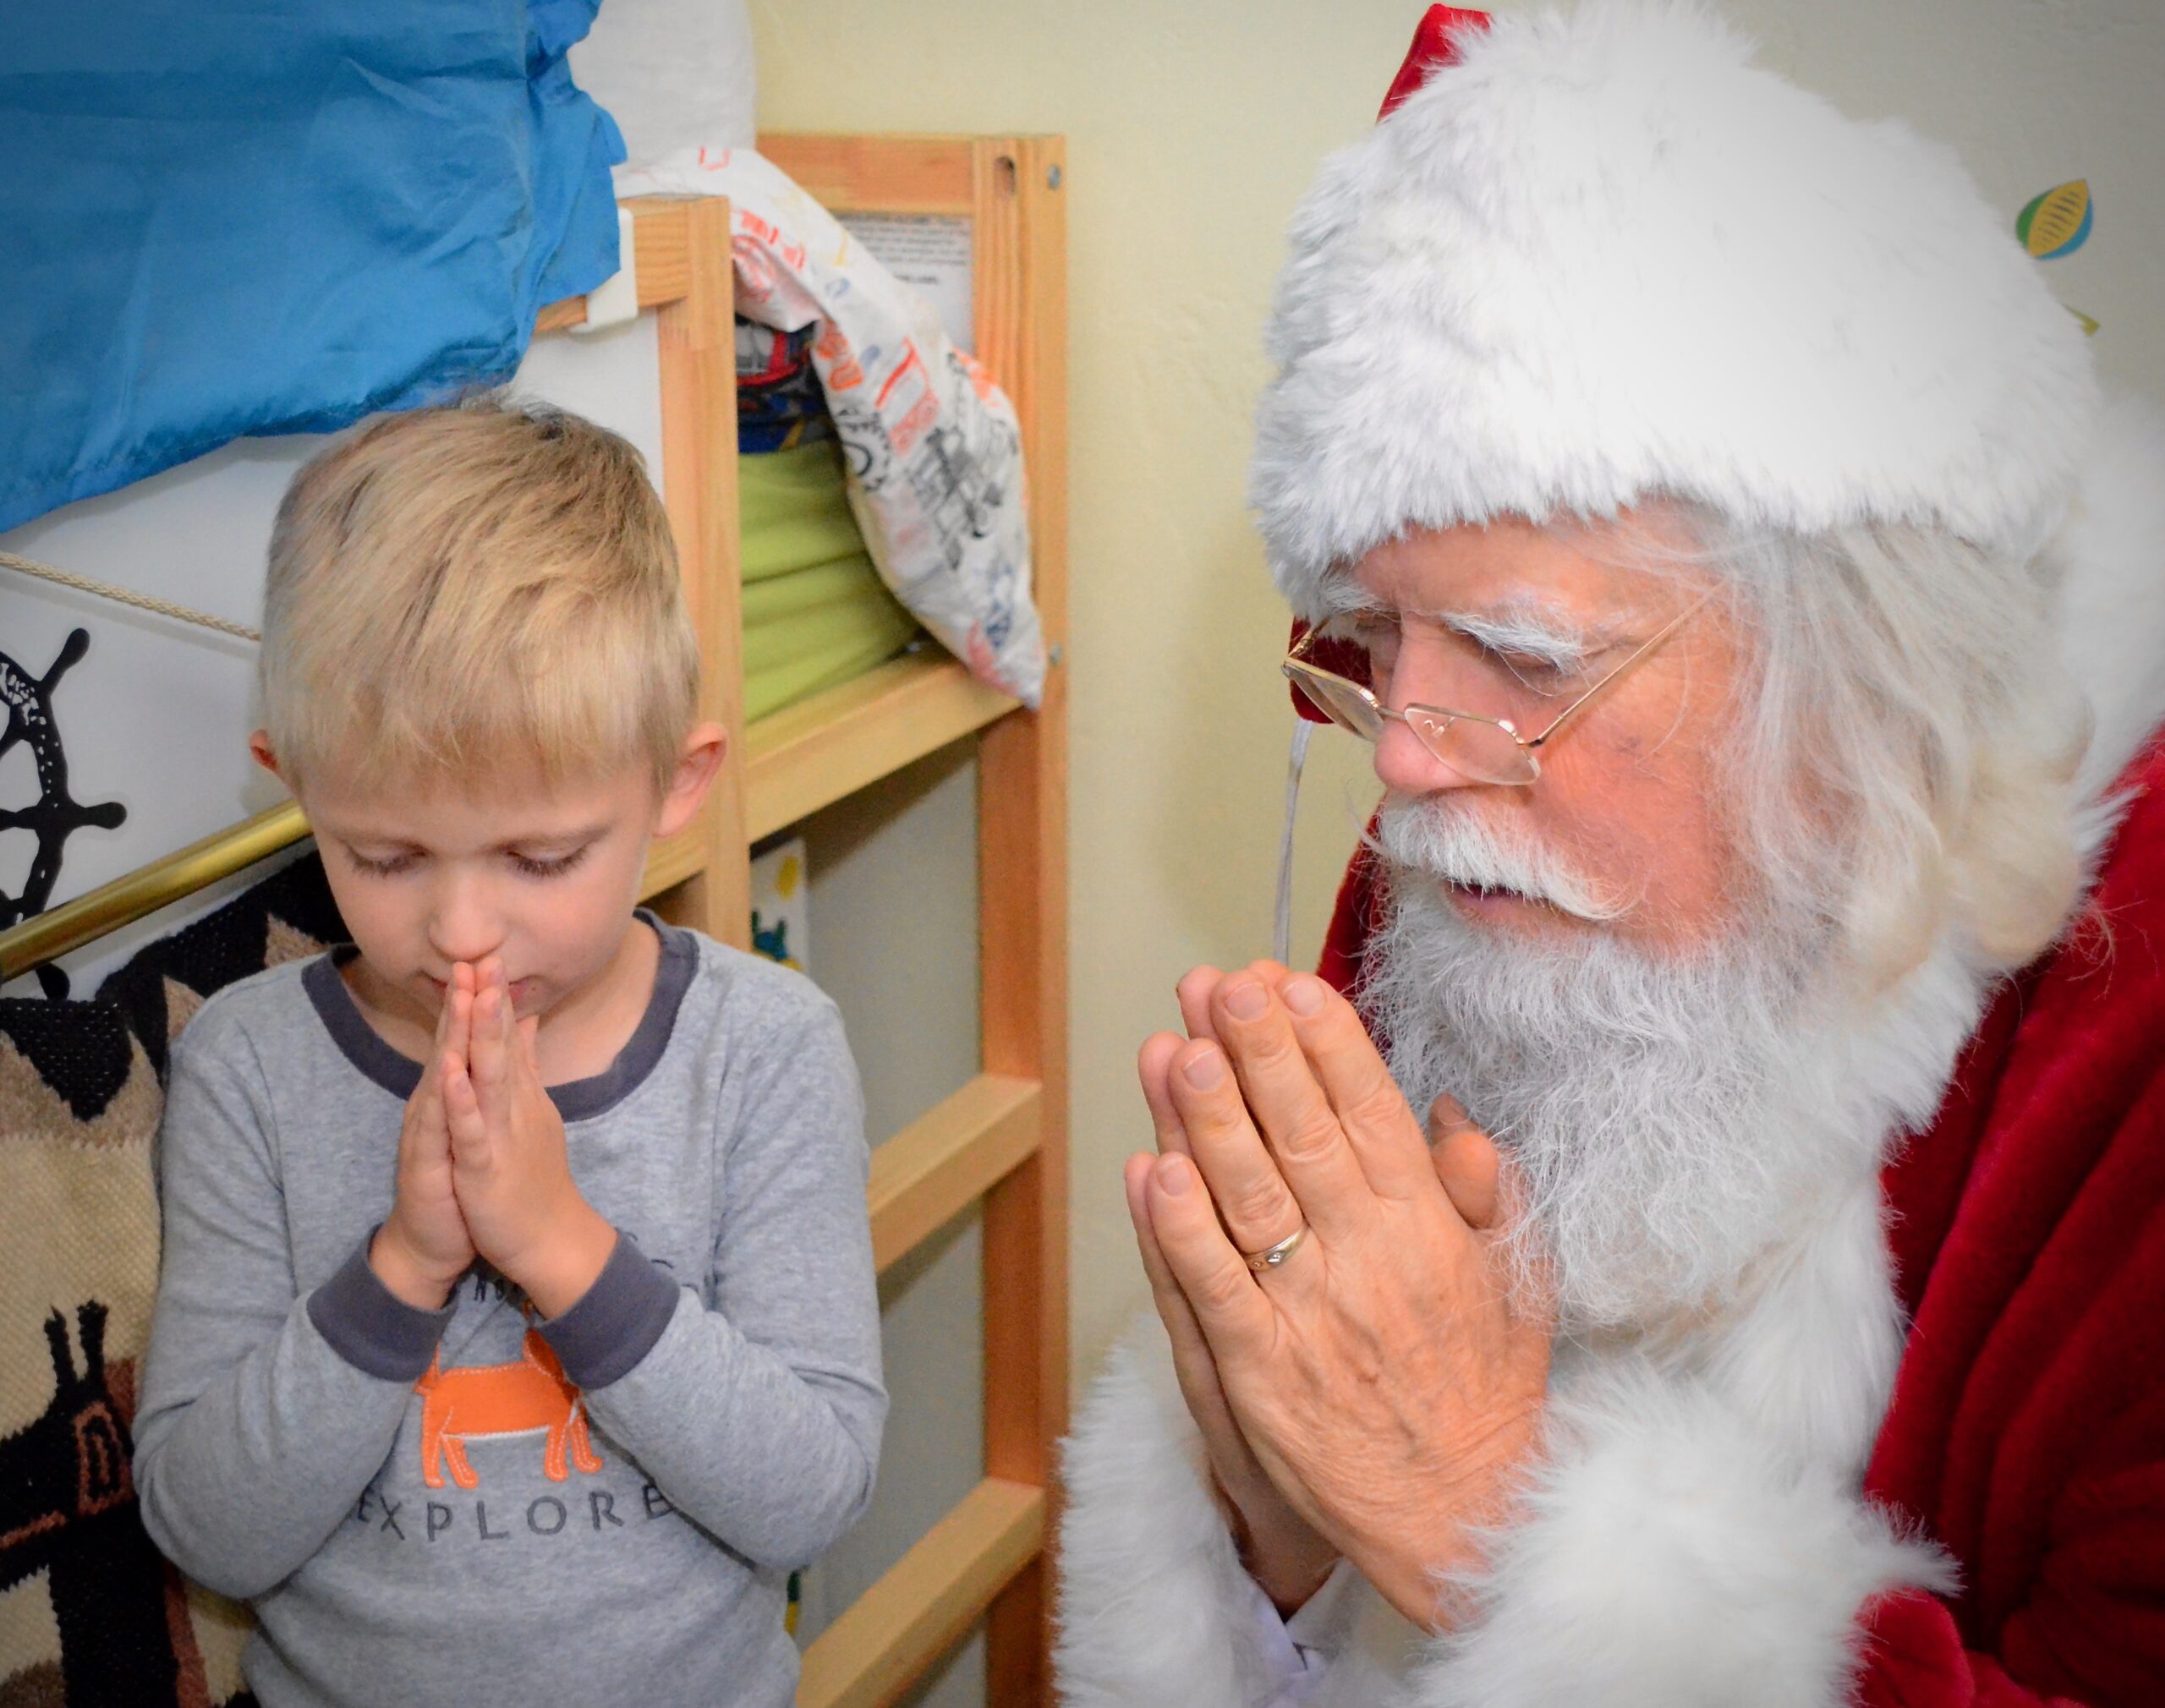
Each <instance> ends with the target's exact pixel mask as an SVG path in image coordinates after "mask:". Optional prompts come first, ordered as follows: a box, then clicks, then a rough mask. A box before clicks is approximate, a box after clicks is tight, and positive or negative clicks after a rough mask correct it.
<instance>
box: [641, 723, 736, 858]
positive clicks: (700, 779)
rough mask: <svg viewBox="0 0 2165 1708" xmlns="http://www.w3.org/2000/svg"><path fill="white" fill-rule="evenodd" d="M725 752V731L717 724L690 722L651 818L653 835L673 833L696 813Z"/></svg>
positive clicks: (727, 738) (727, 735)
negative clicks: (658, 808)
mask: <svg viewBox="0 0 2165 1708" xmlns="http://www.w3.org/2000/svg"><path fill="white" fill-rule="evenodd" d="M728 752H729V732H728V731H726V730H724V729H723V728H722V726H721V725H720V724H694V725H693V726H692V732H691V733H690V734H689V735H688V736H685V737H684V750H683V752H682V753H680V754H679V755H678V756H677V769H676V772H675V774H674V775H671V778H670V780H669V787H668V788H667V790H666V791H664V792H663V794H662V797H661V813H660V817H659V818H657V819H656V820H655V826H654V834H655V835H656V836H674V835H676V834H677V832H678V831H679V830H681V829H683V828H684V827H685V826H686V825H687V824H690V823H691V822H692V820H693V818H695V817H696V816H698V813H699V805H700V803H701V802H704V800H705V799H706V797H707V791H708V790H709V789H710V788H712V787H713V786H714V780H715V777H716V776H718V775H720V774H721V762H722V760H723V759H724V758H726V757H727V755H728Z"/></svg>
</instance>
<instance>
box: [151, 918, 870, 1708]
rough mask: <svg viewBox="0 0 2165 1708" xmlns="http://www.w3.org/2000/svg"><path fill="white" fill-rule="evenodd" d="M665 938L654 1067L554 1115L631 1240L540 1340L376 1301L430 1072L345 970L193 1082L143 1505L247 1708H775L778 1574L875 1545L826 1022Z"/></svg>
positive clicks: (221, 1046)
mask: <svg viewBox="0 0 2165 1708" xmlns="http://www.w3.org/2000/svg"><path fill="white" fill-rule="evenodd" d="M649 924H651V925H654V927H655V928H656V929H657V930H658V931H659V933H660V938H661V944H662V953H661V959H660V972H659V974H658V976H657V978H656V981H655V994H654V997H653V999H652V1001H651V1003H650V1004H649V1007H648V1010H647V1012H646V1015H645V1016H644V1019H643V1020H642V1021H641V1022H640V1025H639V1029H638V1031H637V1032H635V1033H634V1035H633V1037H632V1039H631V1041H630V1043H628V1044H627V1045H626V1046H625V1048H624V1049H623V1051H622V1054H620V1055H619V1056H618V1057H617V1060H616V1062H615V1063H614V1064H613V1065H611V1068H610V1069H609V1070H607V1071H606V1072H605V1073H603V1074H601V1075H599V1076H596V1077H595V1078H592V1079H587V1080H581V1081H576V1082H574V1083H572V1084H568V1085H562V1086H557V1087H551V1092H550V1095H551V1098H554V1099H555V1101H556V1106H557V1109H559V1111H560V1112H561V1113H562V1115H563V1118H564V1123H565V1130H566V1136H567V1144H568V1147H569V1152H570V1158H571V1166H572V1173H573V1176H574V1178H575V1179H576V1180H577V1181H578V1186H579V1190H580V1191H582V1192H583V1193H584V1194H585V1196H586V1197H587V1199H588V1201H589V1202H591V1203H592V1204H593V1205H594V1207H595V1208H596V1209H597V1210H599V1211H600V1213H601V1214H602V1215H603V1216H605V1217H606V1218H608V1219H609V1220H610V1221H611V1223H613V1224H615V1225H616V1226H617V1229H619V1230H620V1235H621V1237H620V1239H619V1241H618V1244H617V1251H616V1253H615V1255H614V1256H612V1257H611V1261H610V1263H609V1267H607V1269H606V1271H605V1272H604V1273H603V1275H602V1277H601V1278H600V1280H599V1281H598V1282H596V1284H595V1286H594V1287H593V1289H591V1290H590V1291H589V1293H588V1294H587V1295H586V1297H585V1298H584V1299H582V1300H580V1301H579V1302H578V1304H577V1305H576V1306H573V1308H572V1309H571V1310H569V1311H566V1312H565V1313H564V1314H563V1315H562V1317H557V1318H556V1319H554V1320H553V1321H550V1322H530V1321H529V1317H528V1315H526V1314H524V1313H523V1310H522V1302H523V1301H521V1300H520V1299H519V1298H518V1295H517V1294H516V1292H515V1291H509V1292H507V1289H506V1288H505V1286H504V1284H502V1281H501V1279H500V1278H496V1277H495V1276H494V1275H493V1274H492V1273H488V1272H486V1271H485V1270H484V1269H480V1268H477V1269H476V1270H475V1271H474V1272H472V1273H469V1275H468V1276H467V1277H466V1278H465V1279H464V1280H463V1281H462V1282H461V1283H460V1284H459V1286H458V1289H456V1290H455V1292H454V1293H453V1295H452V1300H451V1301H450V1302H449V1303H448V1304H447V1306H445V1308H444V1309H443V1310H442V1311H435V1312H430V1311H416V1310H414V1309H413V1308H412V1307H411V1306H406V1305H404V1304H402V1303H401V1302H400V1301H399V1300H397V1299H396V1298H394V1297H393V1296H392V1295H391V1293H390V1292H389V1291H388V1290H387V1289H385V1288H384V1287H383V1285H382V1284H381V1283H380V1282H378V1281H377V1280H376V1278H375V1274H374V1273H373V1272H372V1271H371V1270H370V1268H369V1267H368V1265H367V1262H366V1259H365V1249H366V1244H367V1240H368V1238H369V1235H370V1232H371V1230H372V1229H374V1228H375V1226H376V1224H379V1223H381V1221H382V1220H383V1218H385V1216H386V1215H387V1214H388V1213H389V1212H390V1209H391V1206H392V1194H393V1189H394V1185H395V1174H396V1167H397V1147H398V1133H399V1128H400V1123H401V1120H402V1118H403V1112H404V1105H405V1102H406V1099H407V1098H408V1097H409V1096H410V1095H411V1094H412V1092H413V1089H414V1085H415V1083H416V1082H417V1081H418V1080H419V1071H420V1070H419V1066H418V1065H416V1064H415V1063H414V1062H412V1061H409V1060H408V1059H406V1058H404V1057H403V1056H401V1055H399V1054H397V1053H396V1052H395V1051H393V1050H392V1048H390V1046H389V1045H387V1044H386V1043H384V1042H383V1040H382V1039H381V1037H378V1036H377V1035H376V1033H375V1032H373V1031H372V1030H371V1029H370V1027H369V1026H368V1024H367V1022H366V1021H364V1020H363V1019H362V1018H361V1015H360V1014H359V1010H357V1009H356V1008H355V1007H354V1003H353V999H352V997H351V995H350V994H348V991H347V989H346V987H345V984H344V982H343V980H342V979H341V978H340V977H339V975H338V972H337V966H336V965H335V964H334V961H333V957H332V956H324V957H321V958H319V959H317V960H315V961H308V962H304V963H297V964H293V965H290V966H282V967H278V968H276V969H273V970H272V971H271V972H266V973H263V974H261V975H260V976H258V977H254V978H250V979H247V980H245V981H244V982H242V983H239V984H237V985H234V986H233V987H231V988H228V989H227V990H225V991H223V992H222V993H221V994H219V995H218V996H216V998H214V999H212V1000H211V1002H210V1003H209V1004H207V1005H206V1006H205V1007H204V1009H203V1010H202V1012H201V1013H200V1014H199V1015H197V1016H196V1017H195V1020H194V1021H193V1022H192V1023H191V1024H190V1025H189V1027H188V1030H187V1031H186V1032H185V1033H184V1035H183V1036H182V1037H181V1039H180V1041H179V1043H178V1046H177V1047H176V1048H175V1051H174V1054H173V1075H172V1083H171V1086H170V1088H169V1091H168V1096H167V1109H166V1118H165V1125H164V1127H163V1129H162V1133H161V1137H160V1159H159V1174H160V1185H161V1191H162V1202H163V1206H164V1215H165V1254H164V1266H163V1269H162V1273H161V1277H160V1281H159V1287H158V1302H157V1310H156V1317H155V1318H154V1320H153V1323H152V1327H151V1345H150V1351H149V1355H148V1357H147V1359H146V1360H145V1371H144V1376H143V1384H142V1391H141V1399H140V1408H139V1410H138V1412H137V1415H136V1421H135V1431H136V1453H135V1476H136V1484H137V1487H138V1490H139V1492H140V1497H141V1500H142V1508H143V1515H144V1520H145V1524H146V1525H148V1526H149V1529H150V1531H151V1536H153V1537H154V1538H155V1539H156V1541H157V1543H158V1545H159V1547H162V1549H164V1551H165V1552H166V1553H167V1555H169V1556H170V1557H172V1558H173V1561H174V1562H175V1563H177V1564H178V1565H179V1566H180V1568H182V1569H183V1570H184V1571H185V1572H187V1573H188V1574H189V1575H191V1576H193V1577H195V1578H196V1579H200V1581H201V1582H203V1583H205V1584H207V1585H210V1586H211V1587H212V1588H214V1589H216V1590H222V1591H223V1592H225V1593H226V1594H228V1595H233V1596H242V1597H245V1598H246V1599H248V1600H249V1601H251V1602H252V1603H253V1604H254V1606H255V1614H256V1618H257V1621H258V1625H259V1629H258V1633H257V1634H256V1635H255V1637H254V1638H253V1639H252V1640H250V1643H249V1650H248V1652H247V1655H246V1656H245V1658H244V1670H245V1672H246V1674H247V1677H248V1680H249V1683H250V1685H251V1686H252V1687H253V1688H254V1689H255V1693H256V1694H257V1696H258V1697H259V1698H260V1700H262V1702H263V1703H264V1705H265V1708H328V1705H337V1708H345V1705H354V1708H359V1705H380V1704H383V1703H388V1702H397V1703H402V1704H413V1705H416V1708H425V1705H430V1704H436V1703H442V1704H447V1705H449V1704H458V1705H459V1708H471V1705H472V1704H473V1703H474V1702H476V1701H485V1700H499V1701H511V1702H522V1703H524V1702H530V1703H534V1704H549V1703H556V1702H565V1703H570V1702H637V1703H639V1704H640V1705H641V1708H675V1705H678V1704H682V1705H687V1708H689V1705H693V1704H698V1705H701V1708H710V1705H718V1704H721V1703H725V1702H726V1703H729V1704H732V1705H737V1704H742V1705H745V1708H783V1705H786V1704H787V1703H788V1702H789V1701H790V1700H791V1699H792V1694H793V1692H794V1689H795V1684H796V1678H797V1653H796V1650H795V1648H794V1646H793V1645H792V1642H791V1640H790V1639H789V1637H788V1636H787V1634H786V1633H785V1631H784V1629H783V1626H782V1613H783V1603H784V1596H785V1590H786V1583H787V1573H788V1571H789V1569H790V1568H792V1567H794V1566H797V1565H801V1564H803V1563H806V1562H807V1561H808V1560H810V1559H811V1558H812V1557H814V1555H816V1554H817V1553H819V1552H821V1551H822V1550H823V1549H824V1548H825V1547H827V1546H828V1545H829V1544H830V1543H831V1542H832V1541H834V1540H835V1539H836V1537H837V1536H840V1535H841V1533H842V1531H843V1530H846V1529H847V1527H848V1526H849V1525H851V1524H852V1522H854V1521H855V1519H857V1518H858V1516H859V1514H862V1513H863V1510H864V1508H865V1506H866V1504H867V1503H868V1502H869V1499H870V1497H871V1492H872V1482H873V1472H874V1465H875V1464H876V1462H877V1459H878V1456H879V1447H880V1429H881V1426H882V1424H883V1422H884V1421H885V1412H886V1395H885V1391H884V1390H883V1388H881V1386H880V1338H879V1336H880V1322H879V1306H878V1300H877V1295H876V1292H875V1283H874V1271H873V1264H872V1252H871V1240H870V1234H869V1227H868V1224H867V1219H866V1215H865V1202H864V1189H865V1178H866V1169H867V1153H866V1150H865V1144H864V1137H863V1103H862V1100H861V1098H860V1096H859V1093H858V1084H857V1077H856V1072H855V1070H854V1068H853V1066H852V1064H851V1061H850V1058H849V1054H848V1051H847V1046H846V1045H845V1043H844V1042H843V1038H842V1033H841V1022H840V1020H839V1018H838V1017H837V1015H836V1012H835V1009H834V1005H832V1004H831V1003H830V1002H829V1001H828V1000H827V999H825V997H824V996H822V995H820V994H819V992H818V991H817V990H815V989H814V988H813V986H811V985H810V984H809V983H807V982H806V981H805V980H804V979H803V978H801V977H798V976H797V975H796V974H795V973H792V972H787V971H786V970H785V969H783V968H781V967H778V966H774V965H772V964H770V963H769V962H766V961H759V960H755V959H754V958H753V957H751V956H748V955H742V954H739V953H737V951H735V950H730V949H726V948H723V947H722V946H721V945H719V944H715V943H712V942H710V941H708V940H707V939H704V938H701V937H699V936H697V935H695V934H694V933H689V932H684V931H679V930H676V929H674V928H670V927H668V926H664V925H660V924H659V923H658V922H655V921H653V920H651V918H650V917H649ZM348 952H349V951H348ZM529 1328H534V1330H536V1332H534V1333H531V1334H529Z"/></svg>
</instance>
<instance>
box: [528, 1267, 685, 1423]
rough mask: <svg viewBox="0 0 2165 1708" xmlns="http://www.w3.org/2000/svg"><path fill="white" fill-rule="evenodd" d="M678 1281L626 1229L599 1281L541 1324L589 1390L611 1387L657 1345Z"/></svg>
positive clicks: (567, 1368)
mask: <svg viewBox="0 0 2165 1708" xmlns="http://www.w3.org/2000/svg"><path fill="white" fill-rule="evenodd" d="M677 1291H678V1289H677V1284H676V1283H675V1282H674V1281H671V1279H670V1278H668V1277H667V1276H666V1275H665V1274H663V1273H661V1271H660V1269H658V1268H656V1267H655V1265H654V1264H653V1263H652V1262H649V1261H648V1259H647V1258H646V1256H644V1254H643V1253H641V1251H639V1246H638V1245H636V1244H634V1243H633V1240H632V1237H631V1235H630V1234H627V1233H625V1232H624V1231H623V1229H621V1228H620V1229H617V1245H616V1248H615V1249H614V1250H613V1251H611V1252H610V1254H609V1261H608V1262H606V1263H605V1264H604V1265H602V1267H601V1273H600V1274H599V1275H598V1276H596V1277H595V1281H594V1284H593V1285H592V1286H591V1287H589V1288H588V1289H586V1292H585V1295H584V1296H583V1297H582V1298H581V1299H580V1300H579V1301H578V1304H576V1305H574V1306H572V1308H571V1309H570V1310H568V1311H566V1312H564V1314H563V1315H562V1316H561V1317H552V1318H551V1319H550V1320H549V1321H548V1322H543V1323H540V1324H538V1325H537V1326H538V1327H539V1328H540V1331H541V1338H543V1339H544V1340H545V1341H547V1342H548V1343H549V1344H550V1346H551V1349H553V1350H554V1351H555V1353H556V1356H557V1357H558V1358H559V1359H560V1360H562V1362H563V1366H564V1374H565V1375H567V1376H568V1377H571V1379H572V1380H573V1382H576V1383H578V1387H579V1388H580V1390H581V1391H582V1392H584V1393H593V1392H594V1391H595V1389H596V1388H606V1387H607V1386H608V1385H609V1384H610V1383H611V1382H614V1381H616V1380H617V1377H621V1376H626V1375H628V1374H630V1372H631V1370H632V1368H633V1366H635V1365H636V1364H638V1362H639V1360H641V1359H642V1358H644V1357H645V1356H646V1355H647V1354H648V1353H649V1352H651V1351H652V1350H653V1349H654V1343H655V1341H657V1340H659V1339H660V1338H661V1332H662V1330H664V1329H665V1328H668V1327H669V1319H670V1318H671V1317H672V1316H674V1315H675V1314H676V1311H677Z"/></svg>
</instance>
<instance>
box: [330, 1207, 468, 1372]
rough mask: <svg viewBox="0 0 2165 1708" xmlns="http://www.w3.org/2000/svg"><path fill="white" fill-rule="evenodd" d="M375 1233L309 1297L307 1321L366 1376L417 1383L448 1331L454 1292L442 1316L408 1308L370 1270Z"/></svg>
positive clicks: (433, 1312) (370, 1234)
mask: <svg viewBox="0 0 2165 1708" xmlns="http://www.w3.org/2000/svg"><path fill="white" fill-rule="evenodd" d="M373 1240H375V1229H373V1228H371V1229H370V1230H369V1234H368V1238H367V1239H365V1240H362V1241H361V1243H360V1245H359V1246H358V1247H357V1248H355V1250H354V1255H353V1256H350V1257H348V1259H347V1260H346V1261H345V1262H343V1264H341V1265H340V1266H339V1267H338V1271H337V1273H336V1274H334V1275H333V1276H332V1278H330V1279H329V1280H328V1281H326V1282H325V1283H324V1284H322V1285H321V1287H319V1288H317V1289H315V1292H313V1293H311V1294H310V1295H309V1296H308V1320H309V1321H310V1322H313V1323H314V1324H315V1332H316V1333H319V1334H321V1336H322V1337H323V1338H325V1339H326V1341H328V1342H329V1343H330V1344H331V1349H332V1351H333V1352H335V1353H337V1355H339V1356H340V1357H341V1358H343V1359H344V1360H346V1362H347V1363H348V1364H350V1365H352V1366H354V1368H355V1369H356V1370H359V1371H363V1372H364V1374H366V1375H370V1376H379V1377H382V1378H383V1379H384V1380H385V1381H386V1382H417V1381H419V1379H420V1378H421V1377H422V1376H423V1375H424V1374H425V1372H426V1371H427V1370H428V1367H429V1360H430V1359H431V1358H433V1357H435V1356H436V1342H437V1341H438V1340H440V1339H441V1338H443V1332H444V1330H445V1329H446V1328H449V1327H450V1326H451V1317H452V1311H455V1310H457V1309H458V1289H456V1288H453V1289H452V1296H451V1297H450V1298H449V1299H447V1300H445V1301H444V1304H443V1308H442V1309H441V1310H440V1311H423V1310H420V1309H418V1308H417V1307H416V1306H411V1305H408V1303H407V1302H406V1301H405V1300H403V1299H401V1298H400V1297H399V1296H398V1295H397V1294H395V1293H393V1292H392V1290H391V1289H389V1288H388V1287H386V1286H385V1285H384V1284H383V1282H382V1280H381V1278H380V1277H379V1276H378V1275H377V1274H376V1273H375V1270H373V1269H371V1268H370V1267H369V1246H370V1243H371V1242H372V1241H373Z"/></svg>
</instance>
